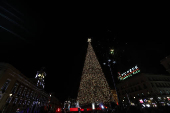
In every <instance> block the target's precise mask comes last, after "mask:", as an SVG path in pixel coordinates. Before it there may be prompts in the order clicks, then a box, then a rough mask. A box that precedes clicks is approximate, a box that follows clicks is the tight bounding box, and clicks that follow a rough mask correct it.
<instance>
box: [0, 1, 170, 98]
mask: <svg viewBox="0 0 170 113" xmlns="http://www.w3.org/2000/svg"><path fill="white" fill-rule="evenodd" d="M7 1H8V2H9V3H10V4H11V5H13V6H14V7H15V8H16V9H18V10H19V11H21V12H22V13H23V14H25V15H26V16H28V17H29V18H31V19H32V20H34V22H33V23H32V22H30V23H29V22H28V23H29V24H30V25H32V26H33V27H35V28H36V36H35V37H29V38H26V41H21V42H22V43H21V42H20V43H17V42H15V41H14V42H10V40H9V43H7V44H6V45H5V47H4V46H3V47H1V51H2V52H1V60H0V61H1V62H8V63H10V64H12V65H13V66H14V67H16V68H17V69H18V70H20V71H21V72H22V73H23V74H24V75H26V76H27V77H30V78H31V77H35V75H36V72H37V71H39V70H40V69H41V67H43V66H44V67H46V73H47V77H46V78H45V83H46V86H45V90H46V91H47V92H55V93H56V96H57V98H59V99H60V100H61V101H63V100H64V99H66V98H67V97H68V96H70V97H73V98H76V96H77V90H78V87H79V83H80V77H81V73H82V70H83V64H84V60H85V56H86V50H87V45H88V43H87V39H88V38H89V37H91V38H92V46H93V48H94V51H95V52H96V55H97V57H98V59H99V62H100V63H101V64H102V63H103V62H105V61H106V60H107V53H108V51H109V47H114V49H115V52H116V53H115V60H117V64H116V65H117V68H116V71H120V72H124V71H126V70H128V69H129V68H132V67H133V66H134V65H136V64H137V65H138V66H139V68H140V69H141V72H147V73H155V74H168V73H167V72H166V70H165V69H164V67H163V66H162V65H161V64H160V60H161V59H163V58H165V57H166V56H167V55H170V51H169V41H168V38H169V27H168V26H169V23H168V21H167V20H168V18H167V17H168V16H166V14H165V13H163V11H160V10H158V9H157V10H156V9H154V10H153V9H152V8H149V7H145V10H144V8H143V7H141V8H139V7H134V8H132V7H123V6H121V5H120V7H115V6H113V5H111V4H109V3H108V4H106V5H104V4H102V3H101V4H97V3H95V4H93V3H73V2H71V3H56V2H49V1H36V2H35V1H24V2H23V1H19V0H12V1H9V0H7ZM146 8H147V9H146ZM16 40H17V39H16ZM102 68H103V71H104V73H105V74H106V75H105V76H106V78H107V79H108V78H109V74H108V68H107V67H104V66H103V65H102ZM107 74H108V75H107ZM114 76H117V75H114ZM109 84H112V83H111V81H109Z"/></svg>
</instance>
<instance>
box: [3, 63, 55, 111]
mask: <svg viewBox="0 0 170 113" xmlns="http://www.w3.org/2000/svg"><path fill="white" fill-rule="evenodd" d="M48 98H49V94H48V93H46V92H45V91H43V90H41V89H39V88H38V87H37V86H36V84H34V83H33V82H32V81H30V79H29V78H27V77H26V76H25V75H23V74H22V73H21V72H20V71H19V70H17V69H16V68H15V67H13V66H12V65H10V64H8V63H0V111H4V112H5V113H12V112H15V111H16V110H17V109H20V110H19V111H21V110H26V111H32V112H33V111H38V110H40V108H41V107H45V106H47V105H48ZM55 100H56V99H53V101H55ZM53 103H54V102H53ZM55 103H57V102H55Z"/></svg>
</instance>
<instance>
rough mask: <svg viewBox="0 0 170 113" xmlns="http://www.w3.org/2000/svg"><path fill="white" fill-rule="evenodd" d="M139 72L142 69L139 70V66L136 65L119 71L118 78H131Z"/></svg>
mask: <svg viewBox="0 0 170 113" xmlns="http://www.w3.org/2000/svg"><path fill="white" fill-rule="evenodd" d="M139 72H140V70H139V68H138V66H137V65H136V66H135V67H133V68H131V69H129V70H128V71H126V72H124V73H122V74H120V72H118V79H119V80H125V79H126V78H129V77H131V76H132V75H134V74H137V73H139Z"/></svg>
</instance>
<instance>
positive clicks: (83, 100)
mask: <svg viewBox="0 0 170 113" xmlns="http://www.w3.org/2000/svg"><path fill="white" fill-rule="evenodd" d="M77 101H78V102H79V105H80V106H84V105H91V104H92V106H94V104H99V103H107V102H110V101H111V91H110V88H109V85H108V83H107V81H106V78H105V76H104V73H103V72H102V69H101V66H100V64H99V61H98V60H97V57H96V55H95V52H94V50H93V48H92V45H91V39H88V48H87V54H86V58H85V63H84V68H83V72H82V77H81V81H80V87H79V90H78V96H77Z"/></svg>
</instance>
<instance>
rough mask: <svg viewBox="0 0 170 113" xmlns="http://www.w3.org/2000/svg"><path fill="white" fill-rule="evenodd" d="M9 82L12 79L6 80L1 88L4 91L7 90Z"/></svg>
mask: <svg viewBox="0 0 170 113" xmlns="http://www.w3.org/2000/svg"><path fill="white" fill-rule="evenodd" d="M9 82H10V80H9V79H7V80H6V82H5V83H4V85H3V86H2V88H1V91H2V93H4V92H5V91H6V89H7V88H8V86H9Z"/></svg>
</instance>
